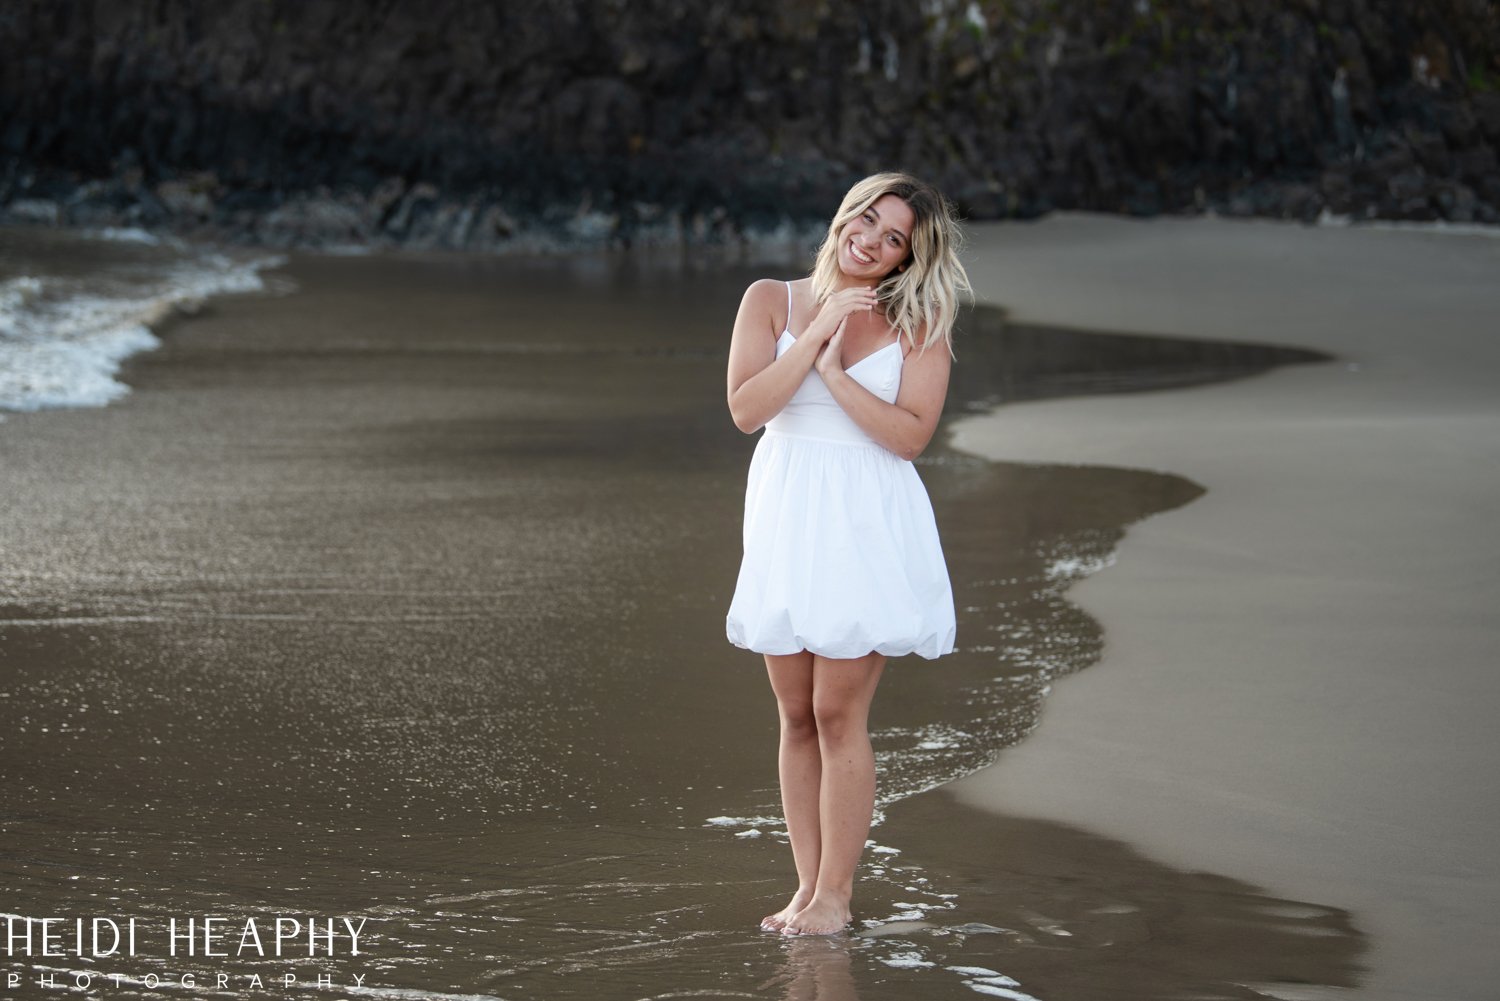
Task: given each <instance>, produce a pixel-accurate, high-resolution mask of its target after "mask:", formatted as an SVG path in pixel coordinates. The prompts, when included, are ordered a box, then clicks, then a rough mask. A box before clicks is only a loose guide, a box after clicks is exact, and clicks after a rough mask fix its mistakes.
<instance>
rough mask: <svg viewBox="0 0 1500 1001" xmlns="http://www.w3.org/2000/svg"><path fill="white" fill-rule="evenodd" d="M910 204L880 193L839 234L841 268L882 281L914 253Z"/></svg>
mask: <svg viewBox="0 0 1500 1001" xmlns="http://www.w3.org/2000/svg"><path fill="white" fill-rule="evenodd" d="M915 221H916V216H915V215H914V214H913V213H912V210H911V206H910V205H908V204H906V202H905V201H904V200H902V199H901V198H900V197H899V196H897V195H881V196H880V197H879V198H877V199H875V201H874V203H872V204H871V205H870V207H869V208H867V209H865V210H864V211H863V212H861V213H860V214H859V215H857V216H855V217H854V218H853V219H851V220H850V221H849V223H848V224H847V225H846V226H845V227H844V231H843V232H842V233H840V234H839V268H840V269H841V270H842V271H843V272H844V273H845V274H846V275H849V276H850V277H853V278H864V279H869V280H872V281H877V282H878V281H879V280H880V279H882V278H884V277H885V276H886V275H888V274H890V273H891V272H892V271H894V270H895V269H896V267H897V265H899V264H901V263H903V262H904V261H905V260H906V258H907V257H908V256H909V255H910V253H911V248H910V240H911V231H912V224H913V223H914V222H915Z"/></svg>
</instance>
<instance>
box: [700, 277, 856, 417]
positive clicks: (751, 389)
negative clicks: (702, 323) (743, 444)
mask: <svg viewBox="0 0 1500 1001" xmlns="http://www.w3.org/2000/svg"><path fill="white" fill-rule="evenodd" d="M785 296H786V284H785V283H784V282H779V281H776V280H774V279H771V278H762V279H760V280H759V281H757V282H754V283H752V284H751V286H750V287H749V288H748V289H746V290H745V296H744V298H743V299H741V300H740V311H739V315H738V316H736V317H735V320H734V334H733V335H732V337H731V339H730V342H729V414H730V416H731V417H733V418H734V426H735V427H737V428H739V429H740V430H741V431H743V432H745V433H746V434H750V433H752V432H754V431H758V430H760V429H761V428H762V427H764V426H765V424H766V422H767V421H769V420H770V419H771V418H772V417H775V416H776V415H777V414H779V413H781V409H782V408H783V407H785V406H786V404H787V401H788V400H790V399H791V398H792V394H793V393H795V392H796V391H797V387H798V386H800V385H802V380H803V379H805V378H806V377H807V373H808V371H809V370H811V368H812V366H813V362H814V361H815V360H816V359H817V357H818V350H819V349H820V348H821V347H822V346H823V345H824V344H825V343H827V341H828V339H829V338H830V337H831V336H832V335H833V334H834V333H835V331H837V330H842V329H843V320H844V319H845V318H846V317H847V316H848V314H849V313H850V312H851V311H853V310H854V309H857V308H861V307H867V306H872V305H873V304H874V303H875V292H874V290H873V289H865V288H861V289H846V290H844V291H843V292H839V293H837V294H835V295H834V296H832V297H830V298H829V300H828V301H827V302H826V303H825V304H824V306H823V308H822V309H821V310H820V311H819V313H818V317H817V319H815V320H814V321H813V322H812V323H810V324H808V327H807V329H806V330H804V331H803V332H802V333H801V335H799V336H798V337H797V338H796V343H795V344H793V345H792V346H791V347H790V348H788V349H787V352H786V354H784V355H782V356H781V357H780V358H777V357H776V340H777V338H778V337H779V336H780V334H781V331H780V330H779V329H777V326H776V314H777V310H776V308H775V307H774V306H773V305H772V304H773V303H776V302H778V301H785Z"/></svg>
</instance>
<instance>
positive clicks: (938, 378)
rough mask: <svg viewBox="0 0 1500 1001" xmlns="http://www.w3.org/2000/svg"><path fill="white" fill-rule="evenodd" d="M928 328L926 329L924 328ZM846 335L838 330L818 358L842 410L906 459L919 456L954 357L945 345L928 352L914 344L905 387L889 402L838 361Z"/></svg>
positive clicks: (934, 422) (937, 413) (904, 377)
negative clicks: (892, 401)
mask: <svg viewBox="0 0 1500 1001" xmlns="http://www.w3.org/2000/svg"><path fill="white" fill-rule="evenodd" d="M922 333H923V334H925V333H926V331H925V330H923V331H922ZM843 339H844V338H843V334H842V333H839V334H835V335H834V336H833V337H832V338H830V339H829V341H828V348H827V349H826V350H825V351H824V352H823V355H822V357H820V358H819V359H818V374H819V375H821V376H822V377H823V382H824V383H825V384H826V385H827V386H828V391H829V392H830V393H832V394H833V398H834V399H835V400H836V401H838V405H839V406H840V407H843V408H844V413H846V414H848V415H849V417H850V418H851V419H852V420H853V421H854V423H856V424H858V425H859V426H860V428H861V429H862V430H863V431H864V432H865V434H867V435H869V436H870V437H871V438H874V439H875V440H876V441H877V442H879V443H880V444H881V445H884V446H885V447H886V448H888V449H890V450H891V451H892V452H895V453H896V454H897V455H899V456H900V457H901V458H903V459H908V460H910V459H915V458H916V457H917V456H919V455H921V454H922V450H923V449H925V448H926V447H927V444H928V442H930V441H932V434H933V432H934V431H936V430H937V422H938V418H939V417H941V416H942V413H943V399H944V397H946V396H947V395H948V375H949V373H950V372H951V371H952V368H953V359H952V358H950V357H949V356H948V352H947V350H946V349H945V348H944V346H943V345H941V344H934V345H932V347H930V348H929V349H928V350H926V351H920V350H917V349H915V348H913V349H912V351H911V353H910V354H908V355H907V356H906V360H905V361H904V362H902V369H901V389H900V391H899V392H898V393H897V394H896V402H895V403H887V402H885V401H884V400H882V399H881V398H880V397H878V396H876V395H875V394H874V393H872V392H870V391H869V390H868V389H866V388H865V387H863V386H861V385H860V384H859V383H858V382H856V381H855V380H854V377H853V376H851V375H850V374H849V373H848V372H845V371H844V367H843V365H841V364H839V352H840V350H841V348H842V346H843V345H842V342H843Z"/></svg>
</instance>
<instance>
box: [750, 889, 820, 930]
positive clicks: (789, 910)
mask: <svg viewBox="0 0 1500 1001" xmlns="http://www.w3.org/2000/svg"><path fill="white" fill-rule="evenodd" d="M812 895H813V892H812V890H803V889H798V890H797V892H796V893H794V894H792V899H791V900H790V901H789V902H788V903H787V905H786V906H785V907H783V908H782V909H781V910H779V911H777V912H776V913H775V914H767V915H766V916H765V917H763V918H761V919H760V930H761V931H781V929H783V928H785V927H786V923H787V922H788V921H789V920H791V917H792V915H793V914H796V913H797V912H798V911H800V910H802V908H804V907H806V906H807V902H808V901H809V900H811V899H812Z"/></svg>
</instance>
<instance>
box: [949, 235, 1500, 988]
mask: <svg viewBox="0 0 1500 1001" xmlns="http://www.w3.org/2000/svg"><path fill="white" fill-rule="evenodd" d="M970 232H971V238H972V239H971V246H970V248H969V250H968V252H967V257H966V263H967V265H968V267H969V272H970V275H971V277H973V279H974V284H975V288H976V294H977V297H978V298H979V300H980V301H984V302H993V303H996V304H998V305H1001V306H1003V307H1004V308H1006V309H1007V310H1009V311H1010V313H1011V315H1012V316H1013V317H1014V318H1015V319H1016V320H1017V321H1021V322H1033V323H1041V324H1050V325H1058V326H1064V327H1068V326H1076V327H1081V328H1089V329H1093V330H1120V331H1150V332H1152V333H1155V334H1160V335H1163V336H1189V337H1193V338H1199V339H1210V340H1211V339H1226V340H1241V341H1260V342H1267V343H1276V344H1284V345H1288V346H1296V347H1302V348H1308V349H1312V350H1317V351H1322V352H1326V353H1328V354H1331V355H1333V356H1334V357H1335V360H1334V361H1332V362H1329V363H1325V364H1316V365H1299V366H1292V367H1284V368H1278V369H1276V370H1274V371H1271V372H1269V373H1266V374H1263V375H1259V376H1255V377H1253V378H1249V379H1245V380H1241V381H1237V382H1233V383H1227V384H1218V385H1211V386H1203V387H1197V388H1190V389H1186V390H1171V391H1165V392H1156V393H1147V394H1135V395H1125V396H1115V397H1074V398H1067V399H1057V400H1046V401H1040V402H1026V403H1024V404H1017V405H1012V406H1002V407H1000V408H999V409H997V410H996V411H995V412H993V413H990V414H985V415H978V416H972V417H965V418H962V419H961V420H959V421H957V422H955V424H954V426H953V428H952V432H951V434H952V438H951V441H952V444H953V445H954V446H955V447H956V448H958V449H960V450H962V451H967V452H971V453H974V454H977V455H981V456H983V457H985V458H988V459H992V460H995V461H1002V462H1018V463H1028V464H1030V463H1038V464H1050V463H1057V464H1084V465H1093V464H1098V465H1109V466H1124V467H1130V468H1144V469H1155V470H1167V471H1171V472H1174V473H1177V474H1179V475H1182V476H1186V477H1188V478H1190V479H1192V480H1193V481H1195V482H1198V483H1201V484H1202V485H1203V486H1205V487H1206V488H1207V494H1206V495H1205V496H1203V497H1201V498H1199V499H1198V500H1196V501H1195V502H1193V503H1191V504H1189V505H1187V506H1186V507H1184V508H1181V509H1177V510H1173V511H1170V512H1167V513H1165V514H1163V515H1160V516H1157V517H1152V518H1148V519H1147V520H1145V521H1143V522H1141V523H1138V524H1136V525H1133V526H1131V527H1130V528H1129V529H1128V530H1127V533H1126V536H1125V539H1124V540H1123V542H1122V543H1121V545H1120V546H1119V548H1118V550H1117V553H1116V559H1115V561H1114V563H1113V565H1112V566H1110V567H1109V568H1107V569H1104V570H1103V571H1102V572H1100V573H1099V574H1097V575H1094V576H1091V577H1089V578H1088V579H1086V580H1084V581H1082V582H1080V583H1079V584H1077V585H1075V586H1074V588H1073V589H1072V590H1070V592H1069V595H1070V598H1071V599H1072V600H1074V601H1076V602H1078V603H1079V604H1080V605H1081V606H1082V607H1083V608H1084V609H1085V610H1086V611H1088V612H1089V613H1090V614H1091V615H1093V616H1095V617H1096V618H1097V619H1098V620H1099V621H1100V622H1101V624H1102V626H1103V628H1104V632H1105V639H1104V652H1103V656H1102V659H1101V661H1100V662H1099V663H1098V664H1096V665H1095V666H1094V667H1092V668H1090V669H1089V670H1088V671H1085V672H1081V678H1080V679H1069V680H1067V681H1065V682H1061V683H1059V684H1058V685H1057V686H1056V688H1055V690H1054V691H1053V692H1052V693H1051V694H1050V695H1049V697H1048V702H1047V706H1046V709H1045V711H1044V713H1043V716H1042V719H1041V721H1040V723H1039V725H1038V726H1037V728H1036V730H1035V731H1034V732H1033V733H1031V734H1030V735H1029V736H1028V737H1027V738H1026V739H1025V740H1024V741H1023V742H1022V743H1021V744H1019V745H1018V746H1015V747H1012V748H1008V749H1007V750H1005V751H1004V752H1002V754H1001V755H1000V758H999V760H998V762H997V763H996V764H995V765H993V766H991V767H990V768H988V769H986V770H984V771H982V772H980V773H978V774H976V775H973V776H970V777H968V778H965V779H962V780H960V781H958V782H956V783H953V784H952V785H950V786H948V787H947V788H946V790H945V795H950V796H953V797H955V798H956V799H957V800H959V801H960V802H962V803H964V804H967V805H973V806H982V807H985V808H987V809H989V810H991V811H994V812H999V813H1003V814H1006V815H1013V816H1025V817H1033V818H1039V819H1048V820H1054V821H1060V822H1063V823H1068V824H1071V825H1075V826H1077V827H1079V828H1081V829H1083V830H1089V831H1095V832H1098V833H1101V834H1104V835H1107V836H1111V837H1115V838H1119V839H1120V840H1122V841H1125V842H1127V843H1129V844H1131V845H1132V846H1134V847H1135V848H1137V849H1138V850H1140V851H1142V852H1143V853H1145V854H1147V855H1150V856H1152V857H1154V858H1156V859H1158V860H1160V861H1163V862H1166V863H1167V864H1170V865H1173V866H1176V867H1181V868H1184V869H1210V870H1213V871H1217V872H1223V873H1226V874H1229V875H1232V876H1234V877H1235V878H1240V879H1245V880H1248V881H1250V882H1253V883H1257V884H1259V885H1262V886H1264V887H1266V888H1267V889H1268V890H1269V891H1270V892H1273V893H1283V894H1286V895H1287V896H1290V897H1294V898H1297V899H1303V900H1318V901H1320V902H1322V903H1326V904H1329V905H1332V906H1338V907H1343V908H1347V909H1348V910H1349V911H1350V912H1351V913H1352V915H1353V919H1354V921H1355V923H1356V925H1357V926H1359V927H1360V928H1361V929H1362V930H1363V931H1365V932H1366V933H1367V934H1368V935H1369V936H1370V942H1371V952H1370V954H1369V955H1368V956H1367V957H1366V958H1367V961H1368V964H1369V972H1368V978H1367V980H1366V982H1365V983H1364V984H1363V985H1362V986H1361V987H1360V988H1358V989H1357V991H1356V992H1355V993H1357V995H1358V996H1360V997H1370V998H1391V999H1396V998H1412V997H1433V998H1445V999H1449V1001H1465V999H1470V998H1473V999H1475V1001H1478V999H1479V998H1482V997H1489V996H1491V995H1490V993H1489V992H1490V990H1491V989H1492V984H1493V982H1494V979H1495V978H1496V977H1497V976H1500V958H1497V953H1496V951H1495V950H1494V948H1493V943H1494V941H1495V936H1496V932H1497V925H1496V919H1495V917H1494V915H1495V913H1496V910H1497V907H1500V866H1497V864H1496V862H1495V860H1494V857H1493V852H1492V851H1491V850H1490V849H1489V847H1488V838H1489V832H1490V831H1492V830H1493V829H1494V828H1495V826H1496V825H1497V822H1500V797H1497V795H1496V793H1495V792H1494V789H1493V782H1491V781H1489V780H1488V779H1487V776H1488V775H1489V774H1490V771H1491V769H1492V768H1493V766H1494V764H1495V762H1496V761H1497V760H1500V753H1497V747H1496V741H1495V738H1494V737H1493V736H1491V731H1490V730H1489V728H1488V722H1487V720H1488V715H1489V713H1490V711H1491V707H1492V706H1493V705H1495V704H1496V701H1497V697H1500V677H1497V675H1496V674H1495V673H1494V671H1493V670H1492V668H1493V665H1492V664H1491V663H1489V661H1490V660H1491V659H1492V651H1493V649H1494V647H1495V639H1496V629H1495V626H1494V624H1493V609H1494V608H1495V607H1496V605H1497V601H1500V585H1497V583H1496V581H1495V577H1494V574H1493V571H1492V569H1491V568H1492V567H1493V566H1494V561H1495V557H1496V556H1497V555H1500V554H1497V553H1496V544H1495V543H1494V541H1493V532H1492V530H1491V526H1490V524H1489V523H1488V522H1487V521H1486V519H1485V517H1484V515H1485V513H1486V512H1487V511H1488V512H1490V513H1493V511H1494V498H1495V497H1496V496H1500V474H1497V472H1496V470H1497V469H1500V464H1497V462H1496V460H1497V459H1500V446H1497V442H1500V394H1497V393H1496V392H1495V390H1496V388H1497V387H1496V375H1495V373H1496V372H1497V371H1500V365H1497V364H1496V363H1497V361H1500V348H1497V345H1496V342H1495V341H1494V339H1493V337H1492V336H1491V335H1490V333H1489V331H1490V328H1492V325H1493V317H1494V315H1495V311H1494V308H1495V306H1496V305H1500V303H1497V295H1496V292H1495V285H1496V283H1495V282H1494V275H1496V274H1500V267H1497V265H1500V244H1497V243H1496V242H1495V241H1494V240H1493V239H1490V238H1488V237H1487V236H1485V235H1476V234H1456V233H1445V232H1441V231H1432V230H1427V231H1424V230H1416V229H1380V230H1373V229H1365V228H1361V227H1349V228H1337V227H1316V228H1309V227H1303V226H1298V225H1294V224H1281V223H1272V222H1264V221H1256V222H1246V221H1235V220H1214V219H1208V220H1176V219H1161V220H1151V221H1134V220H1127V219H1118V218H1111V217H1104V216H1092V215H1084V214H1060V215H1055V216H1052V217H1049V218H1048V219H1046V220H1043V221H1041V222H1038V223H1034V224H1030V225H1028V226H1014V225H1011V226H1007V225H1004V224H978V225H974V226H972V227H971V230H970ZM1083 679H1087V680H1083ZM1260 989H1263V990H1264V991H1266V992H1267V993H1271V996H1276V997H1286V998H1293V997H1295V998H1321V997H1331V996H1348V994H1349V993H1350V992H1349V991H1347V990H1342V989H1339V990H1334V989H1331V988H1311V987H1299V988H1295V989H1293V988H1290V987H1289V986H1288V985H1281V986H1280V987H1279V988H1277V987H1273V986H1272V985H1264V986H1261V987H1260ZM1273 991H1279V993H1272V992H1273Z"/></svg>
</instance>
